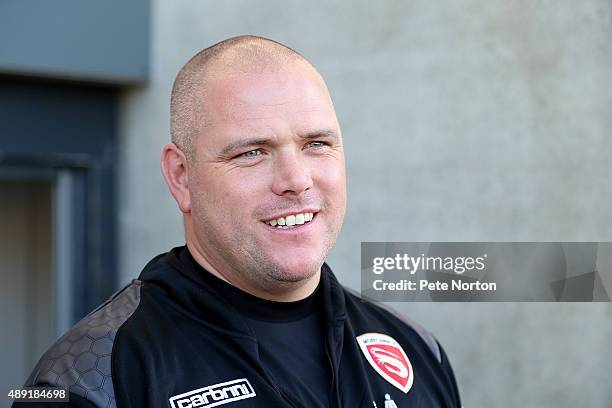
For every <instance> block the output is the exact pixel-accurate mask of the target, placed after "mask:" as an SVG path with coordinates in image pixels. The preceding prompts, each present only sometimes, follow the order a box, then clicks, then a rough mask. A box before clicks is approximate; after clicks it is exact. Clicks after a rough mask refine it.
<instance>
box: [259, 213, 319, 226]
mask: <svg viewBox="0 0 612 408" xmlns="http://www.w3.org/2000/svg"><path fill="white" fill-rule="evenodd" d="M316 214H317V213H311V212H305V213H299V214H292V215H287V216H285V217H280V218H277V219H274V220H268V221H264V223H265V224H268V225H269V226H271V227H274V228H278V229H291V228H296V227H299V226H300V225H304V224H308V223H309V222H310V221H312V220H313V218H314V217H315V215H316Z"/></svg>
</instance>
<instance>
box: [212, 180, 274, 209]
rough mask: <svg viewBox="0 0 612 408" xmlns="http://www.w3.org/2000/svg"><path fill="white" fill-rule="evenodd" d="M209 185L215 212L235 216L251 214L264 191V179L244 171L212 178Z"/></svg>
mask: <svg viewBox="0 0 612 408" xmlns="http://www.w3.org/2000/svg"><path fill="white" fill-rule="evenodd" d="M208 185H209V186H210V188H209V189H208V192H207V193H208V194H210V198H211V200H212V201H213V203H214V206H215V207H216V208H215V212H217V213H223V214H228V215H234V216H239V215H245V214H247V215H248V214H249V213H251V212H252V211H253V208H254V206H255V205H256V204H257V202H258V198H259V196H260V195H261V191H262V179H261V178H260V177H256V175H254V174H246V173H245V172H243V171H242V172H241V171H237V172H234V173H233V174H231V175H230V174H225V175H215V176H212V177H210V179H209V183H208Z"/></svg>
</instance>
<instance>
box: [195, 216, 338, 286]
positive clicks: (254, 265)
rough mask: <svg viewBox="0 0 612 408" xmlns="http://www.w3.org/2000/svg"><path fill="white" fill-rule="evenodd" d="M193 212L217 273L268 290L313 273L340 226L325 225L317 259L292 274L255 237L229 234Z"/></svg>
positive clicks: (298, 282)
mask: <svg viewBox="0 0 612 408" xmlns="http://www.w3.org/2000/svg"><path fill="white" fill-rule="evenodd" d="M195 215H196V218H197V221H196V225H195V229H196V235H197V236H198V240H199V241H200V246H201V247H202V248H203V249H204V250H205V252H206V255H208V257H210V258H213V259H208V262H209V263H211V265H213V266H214V267H216V268H219V269H221V270H217V272H218V273H220V274H221V275H222V276H223V277H225V278H226V279H227V280H228V281H230V283H235V282H236V280H237V279H238V280H240V281H241V282H246V283H248V285H249V286H251V287H255V288H257V289H259V290H263V291H265V292H268V293H274V292H279V291H282V290H289V289H293V288H297V287H299V286H301V284H302V283H303V282H306V281H308V280H309V279H311V278H312V277H313V276H315V275H316V274H317V273H318V272H319V271H320V269H321V266H322V265H323V262H324V260H325V258H326V257H327V255H328V253H329V251H331V248H332V247H333V245H334V243H335V241H336V238H337V235H338V233H339V227H338V231H334V228H333V226H331V225H327V227H326V233H325V236H324V237H323V238H322V239H323V240H324V241H325V245H324V247H323V248H322V251H321V252H322V253H321V255H320V256H319V257H318V259H316V260H315V261H313V262H312V265H311V266H309V267H307V268H306V270H303V271H300V272H299V273H291V272H290V271H287V270H285V269H283V268H282V267H281V266H280V265H279V264H278V263H277V262H275V261H274V260H273V259H272V258H271V257H269V256H268V255H267V254H266V253H265V251H263V250H262V248H261V247H258V246H257V245H256V242H257V240H256V239H253V237H252V236H251V235H250V234H245V233H244V231H238V230H230V231H229V233H228V231H223V230H222V228H219V226H218V225H216V224H215V223H214V222H212V221H211V220H210V219H209V217H207V216H206V215H205V214H204V213H200V212H198V213H197V214H195ZM249 237H251V239H249ZM208 249H210V250H208ZM211 252H212V253H211Z"/></svg>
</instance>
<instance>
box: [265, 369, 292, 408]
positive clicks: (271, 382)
mask: <svg viewBox="0 0 612 408" xmlns="http://www.w3.org/2000/svg"><path fill="white" fill-rule="evenodd" d="M261 369H262V372H263V374H264V375H265V378H266V381H267V382H268V384H270V386H272V388H273V389H274V391H276V393H277V394H278V395H280V397H281V398H282V399H283V400H284V401H285V402H286V403H287V404H289V406H290V407H292V408H302V407H300V406H297V405H295V404H294V403H293V401H292V400H291V399H289V397H288V396H287V394H285V393H284V392H283V390H281V389H280V388H278V386H277V385H276V383H275V382H274V381H272V378H271V377H270V375H269V374H268V373H267V371H266V370H265V369H264V368H263V367H261Z"/></svg>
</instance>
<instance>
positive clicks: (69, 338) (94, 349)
mask: <svg viewBox="0 0 612 408" xmlns="http://www.w3.org/2000/svg"><path fill="white" fill-rule="evenodd" d="M141 287H142V283H141V282H140V281H136V280H135V281H133V282H132V283H131V284H129V285H128V286H126V287H125V288H123V289H122V290H120V291H119V292H117V293H115V294H114V295H113V296H112V297H111V298H110V299H108V300H107V301H106V302H105V303H103V304H102V305H100V306H99V307H98V308H97V309H95V310H94V311H92V312H91V313H90V314H88V315H87V316H85V317H84V318H83V319H81V320H80V321H79V322H78V323H77V324H76V325H74V326H73V327H72V328H71V329H70V330H69V331H68V332H67V333H66V334H64V335H63V336H62V337H61V338H60V339H58V340H57V341H56V342H55V343H54V344H53V345H52V346H51V348H49V350H48V351H47V352H46V353H45V354H44V355H43V357H42V358H41V359H40V361H39V362H38V364H37V365H36V367H35V368H34V371H33V372H32V374H31V375H30V378H28V380H27V382H26V385H29V386H35V385H43V384H45V385H51V386H58V387H60V386H61V387H65V388H68V389H69V391H70V393H71V394H76V395H78V396H81V397H83V398H86V399H87V400H89V401H91V402H93V403H94V405H95V406H105V407H106V406H110V407H112V406H115V394H114V390H113V378H112V371H111V355H112V352H113V347H114V344H115V341H116V337H117V333H118V331H119V330H120V328H121V327H122V326H123V325H124V324H125V323H126V322H127V321H128V319H129V318H130V317H131V316H132V315H133V314H134V312H135V311H136V309H137V308H138V306H139V304H140V297H141Z"/></svg>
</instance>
